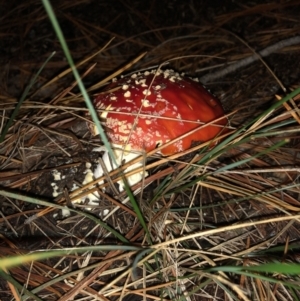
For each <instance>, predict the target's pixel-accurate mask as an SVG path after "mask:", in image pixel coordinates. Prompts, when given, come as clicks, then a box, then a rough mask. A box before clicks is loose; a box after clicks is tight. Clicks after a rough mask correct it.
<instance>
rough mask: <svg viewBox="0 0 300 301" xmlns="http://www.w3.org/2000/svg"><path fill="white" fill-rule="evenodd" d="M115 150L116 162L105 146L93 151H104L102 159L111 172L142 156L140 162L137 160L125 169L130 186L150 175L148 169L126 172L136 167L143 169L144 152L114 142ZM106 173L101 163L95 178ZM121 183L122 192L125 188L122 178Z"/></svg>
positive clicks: (95, 172)
mask: <svg viewBox="0 0 300 301" xmlns="http://www.w3.org/2000/svg"><path fill="white" fill-rule="evenodd" d="M112 148H113V152H114V155H115V159H116V163H117V165H116V164H114V163H113V162H112V160H111V159H110V157H109V153H108V150H107V148H106V147H105V146H101V147H98V148H95V149H94V150H93V151H98V152H104V154H103V155H102V160H103V163H104V165H105V168H106V170H107V172H108V173H109V172H111V171H112V170H116V169H117V168H119V167H121V166H122V165H123V164H125V163H128V162H130V161H132V160H134V159H136V158H138V157H141V160H140V161H138V162H135V163H134V164H132V165H129V166H128V167H127V168H126V169H125V170H124V174H125V177H126V180H127V182H128V185H129V186H133V185H135V184H137V183H139V182H140V181H141V180H142V179H143V178H145V177H147V176H148V173H147V172H146V171H138V172H136V173H135V174H132V175H129V176H126V173H127V172H129V171H132V170H135V169H141V167H143V166H144V161H145V160H144V159H143V155H142V153H141V152H140V151H139V152H138V151H133V150H124V147H122V146H121V145H118V144H112ZM104 174H105V171H104V170H103V167H102V165H101V164H100V163H99V164H98V165H97V167H96V169H95V170H94V177H95V179H98V178H101V177H103V175H104ZM117 183H118V185H119V191H120V192H122V191H123V190H124V183H123V181H122V180H119V181H118V182H117ZM99 184H100V185H101V184H103V181H101V182H99Z"/></svg>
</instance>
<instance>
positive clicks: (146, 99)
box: [90, 70, 228, 185]
mask: <svg viewBox="0 0 300 301" xmlns="http://www.w3.org/2000/svg"><path fill="white" fill-rule="evenodd" d="M94 105H95V108H96V109H97V110H99V116H100V120H101V122H102V124H103V125H104V127H105V129H107V131H106V134H107V136H108V139H109V140H110V141H111V143H112V145H113V146H114V147H116V148H117V149H118V151H117V152H116V159H117V164H118V165H121V164H122V160H123V159H124V160H125V161H126V162H128V161H130V160H132V159H133V158H136V157H137V156H140V154H141V152H149V151H152V150H154V149H155V148H157V147H158V146H161V147H160V153H161V154H162V155H164V156H166V155H172V154H174V153H178V152H181V151H184V150H186V149H188V148H190V147H191V144H192V142H197V141H201V142H206V141H209V140H211V139H214V138H215V139H217V136H218V135H219V134H220V133H221V131H222V130H223V128H224V126H226V124H227V123H228V120H227V118H226V117H225V116H224V110H223V108H222V105H221V104H220V102H219V100H218V99H217V98H216V97H214V96H213V95H212V94H211V93H209V92H208V91H207V90H206V89H205V88H204V87H203V86H202V85H201V84H200V83H199V82H197V81H195V80H192V79H190V78H188V77H184V76H180V75H179V74H178V73H177V72H175V71H173V70H165V71H161V70H152V71H150V72H149V71H146V72H143V73H137V74H132V75H131V76H128V77H123V78H121V79H119V80H113V82H112V83H111V84H110V85H109V86H108V87H107V88H106V90H105V91H104V92H103V93H101V94H99V95H98V96H97V97H96V98H95V100H94ZM222 117H224V118H222ZM216 119H218V121H216V122H215V123H213V124H209V125H206V126H202V125H203V124H206V123H209V122H213V121H214V120H216ZM197 128H198V129H197ZM90 129H91V132H92V133H93V135H97V134H98V130H97V128H96V127H95V126H94V125H93V126H90ZM189 132H191V133H190V134H189ZM184 134H187V135H184ZM182 135H184V137H182V138H180V139H176V138H178V137H181V136H182ZM174 139H176V141H174V142H173V143H172V140H174ZM170 141H171V142H170ZM167 142H170V143H168V145H167V146H165V147H164V146H163V145H164V144H165V143H167ZM216 143H217V141H214V142H213V144H216ZM100 150H103V147H101V149H100ZM124 151H125V152H124ZM123 152H124V153H123ZM104 157H107V159H106V162H104V163H105V165H107V164H108V165H107V169H108V171H110V170H112V169H115V168H116V166H111V164H110V162H109V160H108V154H107V153H106V154H105V155H104ZM141 165H142V162H141V163H139V164H138V165H134V166H130V169H134V168H136V167H138V166H141ZM101 169H102V168H101V166H99V167H98V168H97V170H96V172H95V176H102V175H103V171H102V170H101ZM128 170H129V169H127V170H126V171H128ZM126 171H125V172H126ZM143 176H145V175H143V174H142V173H140V174H139V175H134V177H132V179H131V178H130V177H129V178H128V181H129V185H133V184H135V183H137V182H139V181H140V180H141V178H142V177H143Z"/></svg>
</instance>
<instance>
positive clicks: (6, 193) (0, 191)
mask: <svg viewBox="0 0 300 301" xmlns="http://www.w3.org/2000/svg"><path fill="white" fill-rule="evenodd" d="M0 195H3V196H6V197H9V198H14V199H17V200H21V201H24V202H28V203H32V204H36V205H41V206H46V207H54V208H58V209H65V207H64V206H61V205H58V204H54V203H51V202H47V201H44V200H40V199H36V198H34V197H28V196H25V195H22V194H20V193H14V192H10V191H7V190H4V189H0ZM68 209H69V210H70V211H71V212H75V213H77V214H79V215H81V216H84V217H86V218H88V219H90V220H92V221H94V222H95V223H96V224H98V225H100V226H101V227H103V228H105V229H106V230H108V231H110V232H111V233H112V234H113V235H115V236H116V237H117V238H118V239H119V240H120V241H121V242H123V243H129V241H128V240H127V239H126V238H125V237H124V236H123V235H121V234H120V233H119V232H117V231H116V230H115V229H113V228H111V227H110V226H109V225H107V224H106V223H105V222H103V221H101V220H100V219H99V218H97V217H95V216H93V215H92V214H89V213H86V212H83V211H78V210H75V209H73V208H68Z"/></svg>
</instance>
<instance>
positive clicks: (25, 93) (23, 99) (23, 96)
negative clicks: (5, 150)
mask: <svg viewBox="0 0 300 301" xmlns="http://www.w3.org/2000/svg"><path fill="white" fill-rule="evenodd" d="M54 54H55V52H52V53H51V54H50V55H49V57H48V58H47V59H46V61H45V62H44V63H43V65H42V66H41V68H40V69H39V70H38V72H37V73H36V74H35V75H34V77H33V78H32V80H31V81H30V83H29V85H28V86H27V87H26V88H25V90H24V92H23V94H22V96H21V98H20V100H19V102H18V103H17V106H16V107H15V109H14V111H13V113H12V114H11V116H10V118H9V120H8V122H7V124H6V125H5V127H4V129H3V131H2V133H1V136H0V143H1V142H3V141H4V139H5V136H6V134H7V132H8V130H9V128H10V127H11V125H12V123H13V122H14V119H15V118H16V116H17V114H18V112H19V110H20V108H21V105H22V104H23V102H24V101H25V99H26V97H27V95H28V93H29V91H30V89H31V88H32V86H33V85H34V83H35V82H36V80H37V78H38V77H39V75H40V73H41V72H42V70H43V69H44V68H45V66H46V65H47V64H48V62H49V61H50V59H51V58H52V57H53V56H54Z"/></svg>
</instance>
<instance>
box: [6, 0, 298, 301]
mask: <svg viewBox="0 0 300 301" xmlns="http://www.w3.org/2000/svg"><path fill="white" fill-rule="evenodd" d="M150 2H151V1H150ZM150 2H149V3H147V2H145V3H144V2H143V5H141V2H140V1H137V0H134V1H128V0H122V1H117V2H115V3H114V5H112V4H110V3H108V2H107V3H104V2H99V1H86V0H82V1H75V2H74V1H73V2H68V1H67V2H65V1H63V2H53V6H54V8H55V12H56V14H57V17H59V20H60V22H61V23H60V24H61V26H62V28H63V31H64V34H65V35H66V42H67V44H68V45H69V47H70V49H71V50H72V57H73V58H74V61H75V62H77V64H76V68H78V72H79V74H80V78H81V80H82V81H83V83H84V85H85V87H86V89H87V91H88V92H89V94H90V96H91V97H94V96H96V95H98V94H99V93H102V91H101V88H102V87H104V86H105V85H106V84H107V83H108V82H109V81H110V80H111V79H112V78H114V77H116V76H119V75H121V74H124V72H126V73H127V74H131V73H132V72H135V71H137V70H140V71H144V70H149V69H150V68H158V66H161V64H164V62H165V63H167V66H168V68H174V69H176V71H178V72H185V73H187V74H188V75H190V76H193V77H195V76H196V77H198V78H200V79H202V80H203V81H207V82H208V81H209V83H210V84H209V88H210V89H211V91H213V92H214V93H215V94H216V95H217V96H218V97H219V98H220V99H221V101H222V103H223V104H224V106H225V110H226V112H227V116H228V118H229V119H230V123H231V125H230V127H229V130H230V131H231V132H230V133H228V134H227V133H226V134H225V133H222V134H221V136H220V137H218V138H219V140H220V143H219V144H218V145H217V146H216V147H215V148H211V147H210V145H211V142H207V143H201V142H200V143H195V144H193V145H192V146H191V148H190V149H188V150H186V151H185V152H183V153H179V154H175V155H172V156H168V157H162V156H160V155H159V154H158V153H157V151H159V148H158V149H156V150H154V151H152V152H149V153H148V154H144V155H143V161H144V164H143V166H142V167H140V168H139V169H137V170H132V171H130V172H129V173H128V174H127V175H132V174H134V173H136V172H137V171H142V170H144V171H147V172H148V174H149V176H148V177H145V178H144V179H143V181H142V182H141V183H138V184H136V185H135V186H133V187H132V194H133V195H134V196H135V198H136V200H137V203H138V205H139V208H140V210H141V211H142V214H143V217H144V219H145V221H146V223H147V230H148V231H149V237H150V238H151V241H152V242H153V244H152V245H149V243H148V242H149V241H150V240H147V239H146V238H148V237H146V236H147V235H146V234H145V229H144V228H143V227H142V225H141V223H140V221H139V220H138V218H137V216H136V213H135V211H134V208H133V207H132V205H131V203H130V198H129V196H128V194H127V193H126V191H123V192H119V190H118V187H119V186H118V184H117V182H118V181H119V180H120V179H121V177H120V174H119V171H117V170H116V171H111V172H109V173H106V174H105V175H103V177H101V178H99V179H93V181H91V182H89V183H87V182H85V179H86V175H87V174H88V173H89V170H91V171H93V170H94V169H95V168H96V167H97V165H98V164H99V159H100V160H101V153H100V154H99V153H97V152H94V151H93V149H94V148H96V147H99V146H101V145H102V142H101V141H100V139H99V138H98V137H95V138H92V137H91V135H90V133H89V131H88V127H87V123H88V122H90V121H88V120H87V119H88V118H87V112H88V111H87V109H86V106H85V103H84V101H83V97H82V95H81V93H80V92H79V90H78V86H77V82H76V81H74V78H73V77H72V75H71V73H70V71H71V69H70V68H69V67H68V66H67V63H66V60H65V58H64V56H63V53H62V51H61V50H60V47H59V45H58V42H57V38H56V36H55V34H54V33H53V31H52V29H51V27H50V26H49V23H48V16H47V14H46V13H45V11H44V9H43V6H42V4H41V2H40V1H39V0H32V1H29V2H28V3H25V2H22V3H21V2H18V1H15V0H12V1H4V0H0V5H1V8H2V11H3V13H2V14H1V17H0V20H1V25H0V46H1V47H0V48H1V59H0V64H1V72H0V87H1V93H0V100H1V104H0V117H1V122H0V132H1V133H3V129H4V127H5V125H6V124H7V122H8V120H9V118H10V116H11V114H12V112H13V110H14V108H15V107H16V105H17V103H18V102H17V99H19V98H20V95H21V93H22V91H24V90H25V87H26V86H27V85H28V83H29V82H30V79H32V78H33V76H34V75H36V74H37V73H36V72H37V70H38V69H39V68H40V67H41V66H42V64H43V62H45V60H46V58H47V57H48V56H49V54H50V53H52V52H53V51H55V52H56V55H55V56H54V57H53V59H52V60H51V62H49V63H48V64H47V65H46V66H45V68H44V70H43V72H42V73H41V74H39V76H38V77H37V79H36V83H35V84H34V85H33V86H32V90H31V92H30V93H29V94H28V96H27V97H26V101H25V102H23V104H22V105H21V106H20V110H19V112H18V115H17V117H16V118H15V119H14V122H13V123H12V125H11V126H10V127H9V129H8V133H7V135H6V136H5V140H4V141H3V142H2V143H0V166H1V168H0V169H1V172H0V182H1V183H0V184H1V186H2V188H1V191H8V189H11V190H12V191H13V192H14V193H16V194H17V195H19V196H26V197H33V198H37V199H42V200H44V201H47V202H51V204H50V203H44V204H48V205H49V206H48V205H47V206H40V205H37V204H34V203H29V202H26V201H25V200H24V199H23V200H21V199H20V198H19V199H18V198H13V197H12V196H11V195H9V196H8V195H6V196H1V198H0V204H1V208H0V231H1V239H0V250H1V256H3V257H10V256H15V255H21V254H22V255H23V254H28V252H30V251H34V250H46V251H47V250H49V251H50V250H52V249H66V248H75V247H84V248H90V249H89V250H87V251H86V252H85V253H80V254H79V253H73V254H68V255H63V256H60V257H53V258H47V259H45V260H43V261H42V262H40V261H36V262H33V263H32V264H23V265H22V266H18V267H14V268H12V269H9V270H7V271H2V272H3V273H5V272H6V273H5V275H6V276H5V275H4V276H3V274H1V275H2V277H3V278H1V280H0V299H1V301H2V300H3V301H9V300H10V299H11V296H12V295H13V296H14V298H15V299H16V300H22V299H24V298H26V296H31V297H30V298H34V297H35V298H36V299H37V298H40V299H42V300H49V301H58V300H59V301H68V300H73V299H74V300H75V299H78V300H109V301H116V300H124V301H128V300H187V301H189V300H191V301H198V300H201V301H202V300H203V301H208V300H254V301H256V300H257V301H258V300H264V299H266V300H276V301H277V300H278V301H283V300H300V288H299V285H298V283H299V277H298V275H296V274H295V275H292V274H289V273H285V272H273V273H270V272H268V271H266V272H255V273H252V274H251V273H250V271H248V272H247V273H246V272H245V271H247V270H246V268H247V267H250V268H251V267H259V266H261V265H263V264H266V263H268V264H273V263H276V262H279V263H282V264H283V265H284V264H295V265H297V264H298V263H299V260H300V258H299V255H298V254H299V244H298V242H299V238H300V231H299V229H300V228H299V221H300V215H299V208H300V204H299V193H300V187H299V164H300V163H299V160H300V158H299V147H300V130H299V123H300V114H299V99H300V94H298V95H294V94H296V93H295V91H297V88H298V87H299V85H300V82H299V74H298V73H299V66H300V61H299V55H298V53H299V49H300V48H299V16H298V15H299V1H288V2H282V1H281V2H280V3H279V2H278V3H277V2H275V1H273V2H268V3H260V2H259V1H256V0H255V1H252V2H251V3H247V4H245V3H238V2H232V1H224V3H222V5H221V6H217V5H213V3H210V2H209V1H192V2H189V3H185V2H182V3H179V2H178V1H177V2H176V3H175V2H174V1H170V2H168V5H167V6H164V5H163V3H162V2H159V1H152V2H151V3H150ZM204 2H205V3H204ZM204 4H205V5H204ZM170 16H172V18H170ZM223 28H226V30H227V31H225V30H223ZM230 32H232V33H234V35H235V36H234V35H233V34H231V33H230ZM241 41H243V43H241ZM248 45H251V47H249V46H248ZM257 54H259V55H260V56H261V57H263V60H264V61H265V62H266V64H267V65H268V67H269V68H270V69H269V71H268V70H266V68H265V67H264V66H262V64H261V62H257V60H256V59H257ZM232 62H240V63H239V64H240V65H239V67H240V68H239V69H236V67H235V66H234V65H235V64H234V63H232ZM241 62H244V63H241ZM245 62H250V63H249V64H248V65H247V66H246V65H245ZM241 64H242V65H243V66H242V65H241ZM165 66H166V65H165V64H164V67H165ZM241 66H242V67H241ZM227 68H228V69H227ZM233 69H234V72H231V73H228V70H233ZM218 70H220V72H221V73H218ZM270 71H271V72H270ZM271 73H273V75H272V74H271ZM225 74H226V75H225ZM276 78H277V79H279V80H276ZM279 83H282V86H283V87H289V89H288V90H291V91H293V93H294V94H293V96H294V97H292V98H291V99H289V100H288V101H287V102H285V103H283V105H282V106H281V105H280V106H277V107H276V104H279V103H282V98H283V95H280V96H277V95H279V94H281V93H280V92H279V89H280V85H279ZM276 98H277V100H276ZM270 108H271V109H270ZM101 112H102V111H101V110H99V112H98V113H99V114H101ZM115 114H116V116H117V114H119V113H118V112H115ZM128 114H133V113H132V112H129V113H128ZM135 116H137V117H140V118H143V117H146V116H147V115H142V114H138V113H137V114H135ZM170 119H171V118H170ZM198 126H199V128H200V127H205V126H206V125H203V124H201V122H199V124H198ZM186 135H188V133H187V134H186ZM177 139H178V140H179V139H180V137H178V138H177ZM281 141H285V143H282V144H281ZM173 142H174V141H170V142H169V143H173ZM99 157H100V158H99ZM140 159H141V158H137V159H135V161H131V162H126V163H124V164H123V165H122V167H121V169H122V170H123V171H124V170H125V169H126V168H128V167H129V166H130V165H131V164H133V163H134V162H137V161H138V160H140ZM88 166H89V167H88ZM104 189H105V190H104ZM10 192H11V191H10ZM91 195H97V196H98V199H97V200H96V201H94V202H93V203H90V202H89V201H88V199H89V198H90V197H91ZM79 201H82V202H81V203H79ZM53 203H54V204H53ZM56 204H57V205H59V206H68V207H70V208H71V209H72V210H74V211H72V212H71V214H70V216H68V217H64V216H63V215H62V211H61V210H58V209H54V207H55V205H56ZM50 205H51V206H50ZM53 206H54V207H53ZM73 206H74V208H73ZM59 208H61V207H59ZM88 216H91V217H92V219H90V218H88ZM99 221H102V222H103V223H105V224H104V225H103V226H102V225H101V223H99ZM107 226H109V227H111V230H109V229H110V228H108V227H107ZM114 231H116V232H117V233H118V234H120V237H119V238H121V236H122V237H123V238H125V239H126V241H127V242H126V243H125V242H124V243H122V242H121V240H120V239H119V238H116V237H117V236H114V234H113V233H114ZM103 245H114V246H116V250H114V251H107V250H106V251H105V250H102V251H95V249H93V247H94V246H103ZM123 245H127V246H128V245H133V246H137V247H141V248H143V250H142V251H141V252H136V251H124V249H122V247H123ZM149 248H151V251H149ZM232 266H233V267H236V268H237V269H241V270H242V271H244V272H245V273H240V271H238V270H230V271H228V270H226V267H232ZM222 268H223V270H222ZM210 269H214V270H210ZM218 269H219V270H218ZM243 269H244V270H243ZM2 272H1V273H2ZM1 275H0V276H1ZM5 277H6V278H5ZM13 279H15V281H16V282H17V283H18V284H17V283H15V282H13ZM10 281H11V282H10ZM25 288H26V289H25ZM30 293H31V294H33V296H32V295H30ZM37 300H39V299H37Z"/></svg>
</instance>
